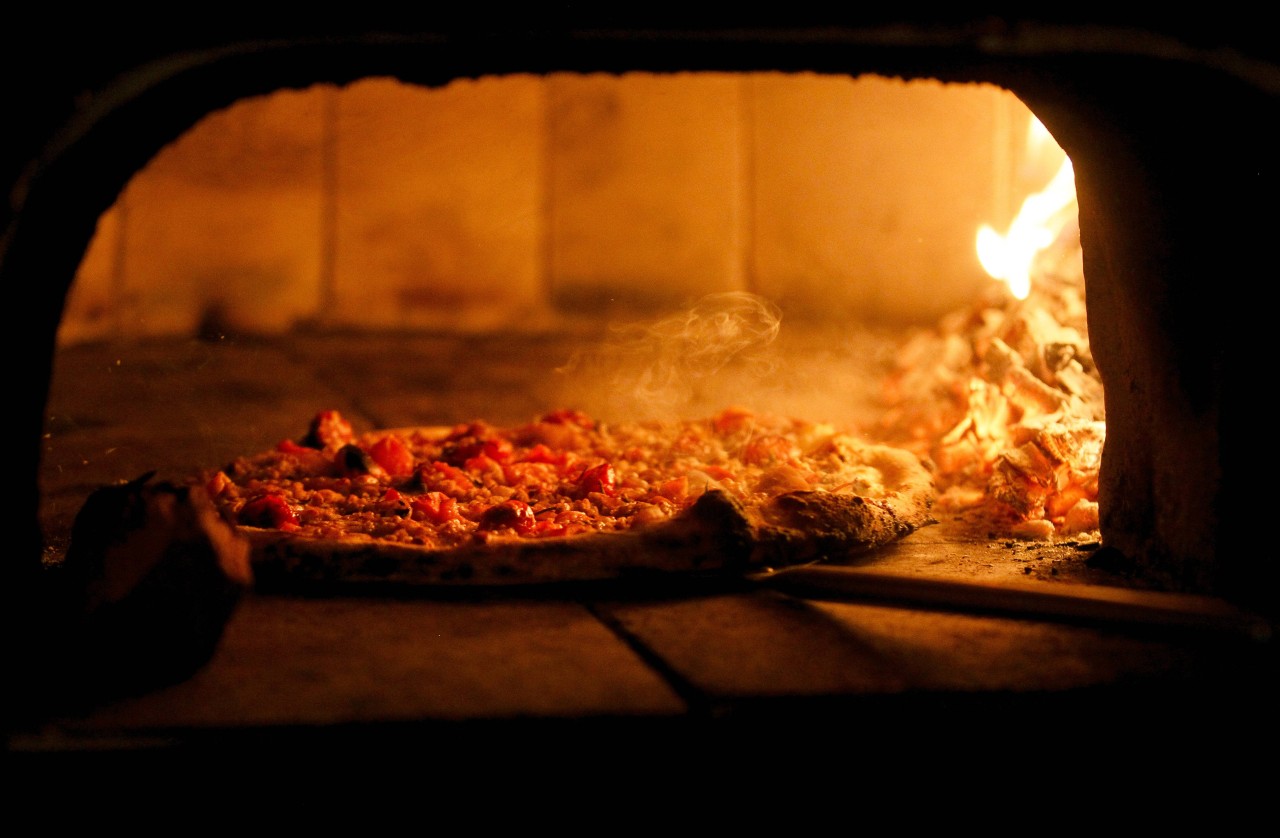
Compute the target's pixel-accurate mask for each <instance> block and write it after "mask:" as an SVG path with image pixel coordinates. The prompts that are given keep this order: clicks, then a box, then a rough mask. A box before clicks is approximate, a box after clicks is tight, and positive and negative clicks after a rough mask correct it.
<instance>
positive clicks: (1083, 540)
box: [42, 73, 1129, 583]
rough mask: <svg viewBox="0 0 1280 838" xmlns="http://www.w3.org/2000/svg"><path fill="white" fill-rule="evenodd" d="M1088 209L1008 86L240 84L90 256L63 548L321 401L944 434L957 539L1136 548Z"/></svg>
mask: <svg viewBox="0 0 1280 838" xmlns="http://www.w3.org/2000/svg"><path fill="white" fill-rule="evenodd" d="M1075 214H1076V204H1075V192H1074V181H1073V177H1072V170H1071V165H1070V161H1069V160H1068V159H1067V157H1066V155H1065V153H1064V152H1063V151H1062V149H1061V148H1060V147H1059V146H1058V145H1057V144H1056V142H1054V140H1053V138H1052V137H1051V136H1050V134H1049V133H1048V131H1047V130H1046V129H1045V128H1044V126H1043V124H1042V123H1041V122H1040V121H1039V120H1038V119H1036V118H1035V117H1034V116H1033V115H1032V113H1031V112H1030V111H1029V110H1028V109H1027V107H1026V106H1025V105H1024V104H1023V103H1022V102H1021V101H1019V100H1018V99H1017V98H1016V97H1015V96H1014V95H1013V94H1012V93H1010V92H1008V91H1007V90H1003V89H1001V88H999V87H997V86H994V85H988V84H943V83H941V82H937V81H932V80H921V81H912V82H908V81H903V80H900V79H891V78H885V77H879V76H864V77H859V78H851V77H848V76H822V75H817V74H782V73H749V74H725V73H703V74H693V73H689V74H677V75H669V76H663V75H656V74H641V73H632V74H626V75H622V76H606V75H590V74H587V75H571V74H552V75H549V76H546V77H534V76H524V75H517V76H506V77H489V78H483V79H479V80H475V81H455V82H453V83H451V84H449V85H446V86H444V87H441V88H436V89H429V88H424V87H416V86H412V85H408V84H404V83H401V82H398V81H395V80H392V79H385V78H384V79H366V80H363V81H360V82H357V83H354V84H351V85H349V86H345V87H335V86H331V85H320V86H314V87H310V88H307V89H304V90H299V91H281V92H277V93H275V94H272V95H269V96H264V97H258V98H253V99H248V100H244V101H241V102H239V103H237V104H235V105H233V106H232V107H230V108H227V109H225V110H222V111H219V112H217V113H213V114H210V115H209V116H207V117H206V118H205V119H203V120H202V121H201V122H200V123H198V124H197V125H195V126H194V127H193V128H192V129H190V131H189V132H188V133H186V134H185V135H183V136H182V137H181V138H179V139H178V140H177V141H175V142H174V143H172V144H170V145H169V146H168V147H166V148H165V149H164V150H162V151H161V152H160V153H159V154H158V155H157V156H156V157H155V158H154V159H153V160H151V161H150V163H149V164H148V165H147V166H146V167H145V168H143V169H142V170H141V171H140V172H139V173H138V174H137V175H136V176H135V177H134V178H133V179H132V180H131V181H130V182H129V184H128V185H127V186H126V187H125V189H124V190H123V192H122V193H121V195H120V197H119V198H118V200H117V201H116V203H115V204H114V206H113V207H112V208H111V209H110V210H109V211H108V212H107V213H105V214H104V215H103V217H102V219H101V221H100V222H99V224H98V228H97V232H96V234H95V236H94V238H93V239H92V241H91V242H90V244H89V247H88V249H87V252H86V256H85V258H84V261H83V262H82V264H81V266H80V268H79V270H78V272H77V276H76V280H75V283H74V285H73V287H72V290H71V293H70V295H69V297H68V301H67V306H66V310H65V314H64V316H63V320H62V323H61V327H60V330H59V334H58V346H59V350H58V352H59V361H58V365H57V369H56V375H55V378H54V381H53V391H52V395H51V398H50V408H49V412H48V427H47V431H46V436H45V442H44V450H43V456H44V458H45V459H44V465H43V469H42V475H43V477H44V480H45V485H44V492H43V496H42V497H43V499H44V511H43V514H42V517H43V519H44V521H45V530H46V536H47V544H48V549H49V551H50V558H51V559H54V560H56V558H57V556H56V552H57V551H58V550H59V549H60V548H61V549H65V543H66V540H67V534H68V533H69V532H70V524H71V521H72V519H73V517H74V515H75V513H76V512H77V511H78V510H79V508H80V507H81V505H82V504H83V502H84V497H85V494H86V491H87V490H88V489H89V488H90V487H92V486H95V485H102V484H107V483H112V482H117V481H122V480H128V479H131V478H134V477H137V476H138V475H141V474H144V473H147V472H149V471H152V470H157V473H158V476H160V477H164V478H173V479H181V478H183V477H184V476H186V475H192V474H196V473H198V472H199V471H200V470H201V469H204V468H209V467H218V466H221V465H222V464H223V463H226V462H230V461H231V460H232V459H233V458H234V457H237V456H241V455H247V454H251V453H255V452H257V451H259V450H261V449H265V448H269V447H270V446H272V445H274V444H275V443H276V442H278V441H279V440H281V439H285V438H296V437H298V436H300V434H301V433H302V432H303V431H305V429H306V425H307V423H308V422H309V421H310V419H311V417H312V416H313V415H315V414H316V413H317V412H318V411H321V410H328V409H338V410H340V411H341V412H342V413H343V414H344V415H345V416H348V417H349V418H350V419H351V420H352V421H353V422H354V423H355V424H356V425H357V426H359V427H361V428H362V429H366V430H367V429H375V428H409V427H420V426H452V425H456V424H458V423H465V422H471V421H475V420H483V421H488V422H494V423H500V424H514V423H520V422H527V421H530V420H532V419H533V418H535V417H536V416H539V415H541V414H545V413H547V412H550V411H554V410H557V409H563V408H569V409H575V410H582V411H585V412H586V413H588V414H589V415H591V416H593V417H596V418H598V419H600V420H602V421H606V422H621V421H628V420H636V419H640V420H653V419H667V418H689V419H692V418H698V417H704V416H713V415H716V414H718V413H720V412H722V411H725V410H727V409H735V410H737V409H746V410H749V411H752V412H753V413H771V414H782V415H786V416H792V417H797V418H803V419H806V420H813V421H816V422H822V423H833V424H835V425H837V426H839V427H841V428H845V429H848V430H849V431H851V432H852V433H855V434H856V435H858V436H859V437H860V438H862V439H866V440H868V441H871V442H875V443H883V444H888V445H892V446H896V447H900V448H902V449H903V450H908V451H911V452H912V453H914V454H916V455H917V456H918V457H920V458H921V460H922V461H923V462H925V463H926V464H927V466H928V468H930V469H931V471H932V473H933V476H934V479H935V482H936V493H937V500H936V503H935V506H934V510H935V517H936V522H937V523H936V524H934V525H931V526H933V527H934V529H931V530H930V533H929V535H928V536H925V535H923V534H922V535H921V536H920V537H919V538H917V539H916V540H927V541H929V542H930V544H931V546H930V548H929V549H928V550H926V551H925V553H929V552H930V551H938V550H941V551H942V552H943V553H944V554H946V553H951V554H953V555H950V556H949V557H948V561H947V562H946V563H945V564H946V566H947V567H948V570H949V571H950V572H953V573H959V574H961V575H978V576H985V575H996V576H998V577H1006V576H1007V577H1016V576H1033V577H1040V578H1053V577H1057V576H1059V575H1062V576H1063V577H1064V578H1065V577H1066V576H1068V575H1069V576H1071V577H1073V578H1088V577H1089V576H1096V577H1099V578H1101V579H1102V580H1104V581H1106V580H1107V576H1108V574H1109V573H1111V574H1114V572H1115V571H1116V570H1117V569H1118V568H1117V567H1116V566H1115V565H1112V566H1110V567H1107V568H1106V569H1104V570H1099V563H1097V562H1095V563H1093V564H1091V563H1090V561H1089V560H1090V558H1091V557H1092V555H1093V554H1094V553H1095V552H1096V551H1097V550H1098V549H1099V546H1100V539H1099V535H1098V469H1099V465H1100V460H1101V454H1102V445H1103V441H1104V438H1105V422H1104V404H1103V392H1102V384H1101V380H1100V376H1099V374H1098V371H1097V368H1096V366H1095V364H1094V362H1093V359H1092V355H1091V352H1090V348H1089V338H1088V330H1087V323H1086V317H1085V293H1084V291H1085V289H1084V274H1083V265H1082V261H1081V258H1080V256H1081V255H1080V245H1079V232H1078V227H1077V224H1076V218H1075ZM90 394H92V395H90ZM935 533H936V534H935ZM944 534H945V535H944ZM953 542H954V544H956V545H958V546H955V547H954V548H950V547H946V546H939V544H942V545H947V544H951V543H953ZM924 560H925V561H928V562H929V563H931V564H934V565H935V567H936V566H937V556H929V557H928V558H927V559H924ZM915 561H920V559H916V560H915ZM1116 581H1117V582H1118V583H1128V581H1129V580H1128V579H1127V578H1126V577H1125V576H1124V575H1123V573H1122V574H1121V575H1119V576H1116Z"/></svg>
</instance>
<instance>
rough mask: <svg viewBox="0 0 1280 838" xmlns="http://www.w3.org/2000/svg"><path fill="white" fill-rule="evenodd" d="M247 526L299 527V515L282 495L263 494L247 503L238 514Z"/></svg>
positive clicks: (290, 528)
mask: <svg viewBox="0 0 1280 838" xmlns="http://www.w3.org/2000/svg"><path fill="white" fill-rule="evenodd" d="M236 520H238V521H239V522H240V523H241V524H244V525H245V526H247V527H265V528H267V529H276V530H286V531H287V530H296V529H298V516H297V515H296V514H294V511H293V509H292V508H291V507H290V506H289V504H288V503H287V502H286V501H285V499H284V497H283V496H282V495H263V496H262V497H260V498H254V499H253V500H251V501H249V502H248V503H246V504H245V505H244V506H243V507H242V508H241V509H240V513H239V514H238V515H237V516H236Z"/></svg>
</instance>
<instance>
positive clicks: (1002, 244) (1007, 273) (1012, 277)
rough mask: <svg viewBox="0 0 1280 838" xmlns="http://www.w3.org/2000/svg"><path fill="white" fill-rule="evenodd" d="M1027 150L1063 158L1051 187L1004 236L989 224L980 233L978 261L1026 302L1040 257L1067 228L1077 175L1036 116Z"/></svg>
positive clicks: (1026, 204)
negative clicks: (1037, 259) (1034, 269)
mask: <svg viewBox="0 0 1280 838" xmlns="http://www.w3.org/2000/svg"><path fill="white" fill-rule="evenodd" d="M1027 147H1028V149H1029V150H1031V151H1032V152H1040V153H1042V154H1043V153H1045V152H1046V151H1048V150H1053V151H1056V152H1057V153H1058V154H1060V155H1061V157H1062V162H1061V164H1060V165H1059V166H1058V170H1057V172H1056V173H1055V174H1054V176H1053V178H1052V179H1050V181H1049V183H1048V185H1047V186H1045V187H1044V189H1042V190H1041V191H1039V192H1036V193H1033V194H1031V195H1029V196H1027V198H1026V200H1025V201H1023V203H1022V208H1021V209H1020V210H1019V211H1018V214H1017V216H1015V217H1014V219H1013V223H1012V224H1010V225H1009V229H1008V231H1007V232H1005V233H1004V235H1001V234H1000V233H998V232H996V230H995V228H993V227H992V226H991V225H989V224H983V225H982V226H981V227H980V228H979V229H978V241H977V245H978V261H980V262H981V263H982V267H983V268H985V269H986V271H987V273H989V274H990V275H991V276H992V277H994V278H996V279H999V280H1002V281H1003V282H1005V283H1006V284H1008V286H1009V291H1010V293H1012V294H1013V296H1014V297H1016V298H1017V299H1019V300H1025V299H1026V298H1027V296H1028V295H1029V294H1030V293H1031V274H1032V271H1033V268H1034V265H1035V260H1036V256H1038V255H1039V254H1040V253H1041V252H1042V251H1043V250H1044V249H1045V248H1047V247H1049V246H1050V245H1051V244H1053V243H1054V241H1056V240H1057V238H1058V235H1059V234H1060V233H1061V232H1062V229H1063V227H1064V226H1065V224H1066V221H1067V218H1068V215H1067V213H1066V212H1065V211H1066V210H1067V209H1069V208H1071V207H1072V206H1074V204H1075V199H1076V186H1075V172H1074V170H1073V169H1072V167H1071V158H1069V157H1067V156H1066V154H1065V153H1064V152H1062V149H1060V148H1058V147H1057V144H1056V143H1055V142H1054V141H1053V137H1052V136H1051V135H1050V134H1049V132H1048V130H1047V129H1046V128H1045V127H1044V124H1043V123H1042V122H1040V120H1038V119H1036V118H1035V117H1034V116H1033V117H1031V121H1030V124H1029V127H1028V133H1027Z"/></svg>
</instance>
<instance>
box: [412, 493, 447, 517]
mask: <svg viewBox="0 0 1280 838" xmlns="http://www.w3.org/2000/svg"><path fill="white" fill-rule="evenodd" d="M409 508H410V511H411V514H412V515H413V517H415V518H418V519H419V520H424V521H430V522H431V523H433V524H443V523H446V522H448V521H451V520H453V519H455V518H457V517H458V502H457V501H456V500H454V499H453V498H451V497H449V496H448V495H446V494H445V493H443V492H427V493H426V494H425V495H418V496H417V497H416V498H414V499H413V500H411V501H410V502H409Z"/></svg>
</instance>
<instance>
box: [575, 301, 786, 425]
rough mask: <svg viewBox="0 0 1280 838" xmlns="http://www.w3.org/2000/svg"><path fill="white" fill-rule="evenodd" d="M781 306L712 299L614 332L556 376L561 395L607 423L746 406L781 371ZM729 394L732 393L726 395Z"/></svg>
mask: <svg viewBox="0 0 1280 838" xmlns="http://www.w3.org/2000/svg"><path fill="white" fill-rule="evenodd" d="M781 321H782V313H781V311H780V310H779V309H778V307H777V306H776V305H774V304H773V303H771V302H769V301H768V300H766V299H764V298H762V297H759V296H757V295H755V294H749V293H746V292H725V293H720V294H709V295H707V296H705V297H703V298H702V299H701V300H699V301H698V302H696V303H695V304H694V305H693V306H691V307H690V308H688V309H687V310H684V311H681V312H678V313H676V314H674V315H672V316H669V317H666V318H663V319H661V320H657V321H653V322H649V323H635V324H627V325H623V326H617V327H614V328H613V329H612V330H611V332H612V336H611V337H610V339H607V340H605V341H604V342H603V343H601V344H600V345H599V346H596V347H593V348H591V349H589V350H582V351H579V352H577V353H576V354H575V355H574V356H573V357H572V358H570V360H569V362H568V363H567V364H565V365H564V366H563V367H560V368H559V369H558V370H557V371H556V372H558V373H559V374H560V375H561V376H563V385H564V386H563V388H562V390H563V396H562V397H564V398H568V399H569V400H570V401H572V402H574V403H577V404H581V405H583V406H584V407H586V408H587V409H588V410H589V411H590V412H593V413H595V414H597V415H600V416H602V417H606V418H615V419H617V418H647V417H652V416H668V417H669V416H687V415H695V414H701V413H705V412H708V411H713V410H718V409H721V408H723V407H725V406H726V403H725V402H724V399H725V398H726V397H730V398H729V403H740V402H742V401H744V400H745V399H746V397H747V395H748V394H749V393H751V392H756V391H758V390H759V389H760V388H761V387H766V386H767V382H768V381H769V380H770V379H771V378H772V377H773V375H774V374H775V372H776V371H777V369H778V358H777V357H776V353H775V352H773V351H772V347H773V344H774V342H775V341H776V340H777V338H778V333H779V330H780V328H781ZM726 389H728V390H730V391H735V392H736V393H737V394H738V395H739V398H738V399H733V398H731V396H732V395H733V393H732V392H731V393H725V392H724V391H725V390H726Z"/></svg>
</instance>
